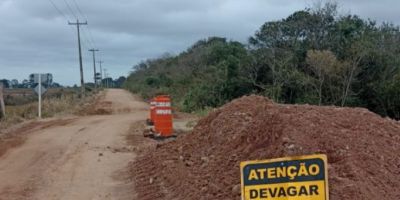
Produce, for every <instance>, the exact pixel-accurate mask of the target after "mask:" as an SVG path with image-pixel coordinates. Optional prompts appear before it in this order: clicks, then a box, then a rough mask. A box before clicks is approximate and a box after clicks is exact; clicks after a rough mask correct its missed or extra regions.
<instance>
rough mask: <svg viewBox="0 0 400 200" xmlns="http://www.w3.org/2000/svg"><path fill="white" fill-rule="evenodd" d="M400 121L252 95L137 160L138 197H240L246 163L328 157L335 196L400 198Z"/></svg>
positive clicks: (339, 199) (341, 199)
mask: <svg viewBox="0 0 400 200" xmlns="http://www.w3.org/2000/svg"><path fill="white" fill-rule="evenodd" d="M399 152H400V124H399V123H398V122H397V121H394V120H390V119H384V118H381V117H380V116H378V115H376V114H373V113H371V112H369V111H368V110H366V109H361V108H355V109H352V108H338V107H317V106H309V105H280V104H275V103H273V102H271V101H270V100H268V99H266V98H264V97H260V96H247V97H243V98H240V99H237V100H234V101H233V102H231V103H229V104H227V105H225V106H223V107H221V108H220V109H217V110H216V111H214V112H213V113H211V114H210V115H209V116H208V117H206V118H204V119H202V120H200V122H199V123H198V125H197V126H196V127H195V129H194V131H193V133H192V134H188V135H185V136H183V137H180V138H178V139H177V140H175V141H173V142H169V143H164V144H159V145H157V148H156V149H149V150H148V151H147V153H145V154H143V155H141V156H140V157H139V158H138V159H137V160H136V162H135V163H134V164H133V166H132V174H133V176H134V178H135V182H136V186H135V187H136V188H135V191H137V193H138V199H142V200H147V199H148V200H150V199H182V200H183V199H219V200H221V199H240V170H239V164H240V162H241V161H246V160H257V159H268V158H277V157H285V156H294V155H308V154H316V153H323V154H327V155H328V163H329V164H328V165H329V168H328V171H329V187H330V198H331V199H332V200H344V199H348V200H350V199H351V200H356V199H360V200H361V199H362V200H366V199H400V190H399V188H400V153H399Z"/></svg>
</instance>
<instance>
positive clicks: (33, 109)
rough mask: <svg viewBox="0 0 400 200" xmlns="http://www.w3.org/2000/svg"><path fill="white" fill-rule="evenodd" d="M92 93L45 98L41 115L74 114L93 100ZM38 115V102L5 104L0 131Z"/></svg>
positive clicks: (45, 116) (0, 121)
mask: <svg viewBox="0 0 400 200" xmlns="http://www.w3.org/2000/svg"><path fill="white" fill-rule="evenodd" d="M93 98H95V97H93V95H91V96H87V97H85V98H78V95H76V94H68V95H61V96H60V97H57V98H45V99H44V100H43V103H42V117H43V118H49V117H54V116H59V115H69V114H74V113H76V112H77V111H78V110H80V109H81V108H82V107H83V106H84V105H87V104H88V103H87V102H92V101H93ZM37 116H38V104H37V102H32V103H28V104H24V105H17V106H6V117H5V118H4V119H1V120H0V133H1V132H2V130H5V129H6V128H8V127H10V126H12V125H15V124H18V123H21V122H24V121H26V120H31V119H36V118H37Z"/></svg>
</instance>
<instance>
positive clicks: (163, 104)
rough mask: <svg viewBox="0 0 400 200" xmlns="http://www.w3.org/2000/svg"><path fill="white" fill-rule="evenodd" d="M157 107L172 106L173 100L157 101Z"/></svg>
mask: <svg viewBox="0 0 400 200" xmlns="http://www.w3.org/2000/svg"><path fill="white" fill-rule="evenodd" d="M156 106H157V107H171V102H157V103H156Z"/></svg>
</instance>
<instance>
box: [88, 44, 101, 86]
mask: <svg viewBox="0 0 400 200" xmlns="http://www.w3.org/2000/svg"><path fill="white" fill-rule="evenodd" d="M89 51H91V52H92V53H93V70H94V74H93V79H94V90H96V88H97V79H96V56H95V53H96V51H99V50H98V49H89Z"/></svg>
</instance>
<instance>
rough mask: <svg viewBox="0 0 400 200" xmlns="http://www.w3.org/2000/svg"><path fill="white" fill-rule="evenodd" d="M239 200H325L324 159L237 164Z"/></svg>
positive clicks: (325, 165)
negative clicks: (238, 169)
mask: <svg viewBox="0 0 400 200" xmlns="http://www.w3.org/2000/svg"><path fill="white" fill-rule="evenodd" d="M240 172H241V189H242V200H281V199H286V200H329V190H328V189H329V187H328V164H327V157H326V155H311V156H298V157H287V158H278V159H271V160H262V161H247V162H242V163H240Z"/></svg>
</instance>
